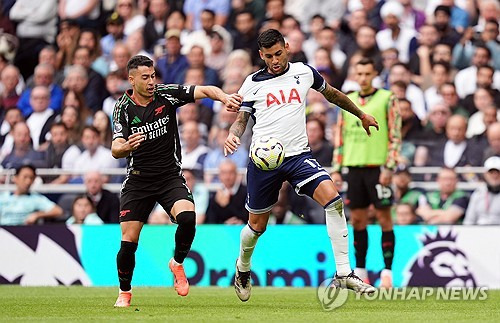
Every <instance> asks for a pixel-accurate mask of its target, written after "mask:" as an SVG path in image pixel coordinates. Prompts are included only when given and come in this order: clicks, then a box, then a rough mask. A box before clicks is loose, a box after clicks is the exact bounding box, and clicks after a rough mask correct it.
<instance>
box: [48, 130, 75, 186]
mask: <svg viewBox="0 0 500 323" xmlns="http://www.w3.org/2000/svg"><path fill="white" fill-rule="evenodd" d="M40 149H41V150H42V151H44V152H45V167H47V168H64V169H69V168H71V167H68V166H67V165H68V164H72V163H73V161H74V160H75V159H76V158H77V157H78V156H80V149H79V148H78V147H77V146H75V145H70V143H69V138H68V128H66V126H65V125H64V123H62V122H58V123H53V124H52V125H51V127H50V140H49V141H47V142H46V143H45V144H44V145H43V146H42V147H40ZM68 180H69V176H68V175H66V174H61V175H59V176H57V177H52V176H50V177H44V181H45V182H48V183H50V184H64V183H66V182H68Z"/></svg>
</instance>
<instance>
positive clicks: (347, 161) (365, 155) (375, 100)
mask: <svg viewBox="0 0 500 323" xmlns="http://www.w3.org/2000/svg"><path fill="white" fill-rule="evenodd" d="M347 96H348V97H349V99H351V100H352V101H353V102H354V103H355V104H356V105H357V106H358V108H360V109H361V110H362V111H363V112H364V113H367V114H370V115H372V116H373V117H375V119H376V120H377V122H378V126H379V130H378V131H377V130H376V129H373V128H372V129H371V133H372V135H371V136H370V137H369V136H368V135H367V134H366V131H365V129H364V128H363V126H362V124H361V120H359V119H358V118H357V117H356V116H354V115H352V114H351V113H349V112H347V111H345V110H342V117H343V119H344V126H343V129H342V140H343V145H342V155H343V157H342V166H367V165H384V164H385V162H386V159H387V148H388V143H389V129H388V125H387V111H388V108H389V102H390V98H391V96H392V92H390V91H387V90H384V89H379V90H377V92H376V93H375V94H374V95H373V96H372V97H371V98H370V99H369V100H368V102H367V103H366V104H365V105H363V106H360V105H359V92H353V93H350V94H349V95H347Z"/></svg>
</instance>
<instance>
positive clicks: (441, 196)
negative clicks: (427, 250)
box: [416, 168, 469, 224]
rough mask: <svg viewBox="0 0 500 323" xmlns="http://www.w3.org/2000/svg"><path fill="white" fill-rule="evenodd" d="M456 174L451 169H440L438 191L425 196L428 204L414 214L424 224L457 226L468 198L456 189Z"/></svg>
mask: <svg viewBox="0 0 500 323" xmlns="http://www.w3.org/2000/svg"><path fill="white" fill-rule="evenodd" d="M457 182H458V178H457V174H456V173H455V171H454V170H453V169H451V168H442V169H441V171H440V172H439V174H438V177H437V184H438V187H439V189H438V190H437V191H434V192H430V193H427V194H426V198H427V202H428V204H425V205H423V206H420V207H419V208H418V209H417V210H416V213H417V215H418V216H420V217H421V218H422V219H423V220H424V222H425V223H426V224H459V223H460V222H461V219H462V218H463V216H464V214H465V210H466V209H467V204H468V203H469V197H468V196H467V194H466V193H465V192H464V191H462V190H459V189H457Z"/></svg>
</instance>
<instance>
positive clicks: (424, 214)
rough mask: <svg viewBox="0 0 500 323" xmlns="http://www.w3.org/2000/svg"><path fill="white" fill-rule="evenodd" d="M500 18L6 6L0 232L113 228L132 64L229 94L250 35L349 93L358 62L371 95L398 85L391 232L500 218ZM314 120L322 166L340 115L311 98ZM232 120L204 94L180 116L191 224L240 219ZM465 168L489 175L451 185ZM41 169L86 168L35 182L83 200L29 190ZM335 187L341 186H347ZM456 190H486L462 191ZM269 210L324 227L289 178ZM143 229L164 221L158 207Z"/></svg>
mask: <svg viewBox="0 0 500 323" xmlns="http://www.w3.org/2000/svg"><path fill="white" fill-rule="evenodd" d="M499 19H500V3H499V2H498V1H497V0H470V1H465V0H380V1H377V0H317V1H309V0H253V1H250V0H204V1H197V0H103V1H97V0H78V1H76V0H60V1H56V0H43V1H32V0H5V1H1V8H0V30H1V31H0V164H1V167H2V168H4V169H16V172H15V173H16V174H15V175H14V176H13V182H14V183H15V186H16V190H15V191H14V192H5V191H3V192H1V194H0V225H10V224H14V225H15V224H23V223H24V224H33V223H43V222H64V221H67V223H86V224H98V223H116V222H118V215H119V202H118V195H117V194H115V193H111V192H109V191H107V190H105V189H103V185H104V184H105V183H107V182H120V180H121V179H122V178H114V177H110V176H103V175H102V174H100V173H99V170H102V169H110V168H120V167H124V166H125V161H124V160H116V159H113V157H112V156H111V152H110V146H111V133H112V127H113V124H112V119H111V117H112V113H113V108H114V104H115V103H116V101H117V99H118V98H119V97H120V96H121V95H122V94H123V93H124V91H125V90H126V89H127V88H129V84H128V74H127V69H126V66H127V62H128V60H129V59H130V58H131V57H132V56H134V55H138V54H139V55H145V56H148V57H150V58H151V59H153V60H154V62H155V70H156V80H157V82H158V83H180V84H193V85H216V86H220V87H222V88H223V90H224V91H226V92H228V93H234V92H236V91H237V90H238V89H239V87H240V86H241V84H242V82H243V80H244V79H245V77H246V76H247V75H248V74H250V73H252V72H254V71H256V70H258V69H260V68H263V66H264V65H263V62H262V60H261V59H260V57H259V52H258V46H257V41H256V39H257V36H258V34H259V32H262V31H263V30H266V29H269V28H276V29H279V30H280V31H281V32H282V33H283V34H284V36H285V38H286V40H287V42H289V44H290V59H291V61H292V62H303V63H307V64H309V65H311V66H313V67H315V68H316V69H317V70H318V71H319V72H320V74H321V75H322V76H323V77H324V78H325V80H326V81H327V82H329V83H330V84H332V85H333V86H335V87H337V88H339V89H341V90H342V91H343V92H345V93H348V92H350V91H355V90H359V85H358V84H357V83H356V81H355V79H354V75H353V70H352V67H353V66H354V63H356V62H357V61H359V60H360V59H361V58H364V57H369V58H372V59H373V60H374V61H375V62H376V67H377V70H378V72H379V76H378V77H377V78H376V80H375V81H374V83H376V84H375V87H379V88H386V89H390V90H391V91H393V93H394V94H395V96H396V97H397V98H398V99H399V106H400V112H401V117H402V138H403V144H402V150H401V156H400V160H399V164H400V166H399V167H398V170H397V171H396V173H395V175H394V183H393V184H394V185H393V186H394V191H395V196H396V204H395V205H394V209H393V214H394V219H395V223H397V224H413V223H427V224H459V223H464V224H500V192H499V191H500V122H499V120H500V112H499V111H498V107H499V105H500V71H499V70H500V42H499V39H500V38H499ZM307 111H308V112H307V113H308V115H307V134H308V137H309V144H310V147H311V149H312V153H313V156H314V157H315V158H316V159H317V160H318V162H319V163H320V164H321V165H323V166H324V167H330V166H332V153H333V143H334V137H335V130H336V120H337V113H338V108H337V107H334V106H332V105H331V104H329V103H328V102H327V101H326V100H325V99H324V97H323V96H322V95H320V94H318V93H317V92H315V91H314V90H311V91H310V92H309V95H308V98H307ZM235 119H236V114H235V113H230V112H227V111H226V110H225V109H224V107H223V106H221V104H220V102H213V101H211V100H200V101H198V102H196V103H193V104H188V105H186V106H184V107H181V108H180V109H179V110H178V122H179V131H180V139H181V144H182V158H183V168H184V169H185V172H184V174H185V177H186V180H187V185H188V186H189V187H190V189H191V190H192V191H193V194H194V199H195V203H196V213H197V217H198V218H197V222H198V223H226V224H242V223H245V222H246V221H247V220H248V213H247V211H246V210H245V207H244V203H245V197H246V187H245V185H244V180H243V179H242V177H241V175H240V174H239V173H238V169H241V168H245V167H246V164H247V163H248V147H249V145H250V140H251V131H249V130H247V132H246V133H245V135H244V136H243V138H242V143H243V145H242V149H239V150H238V151H237V153H235V154H233V155H230V156H229V157H228V158H225V157H224V156H223V143H224V140H225V138H226V137H227V134H228V129H229V126H230V125H231V124H232V123H233V122H234V121H235ZM411 166H438V167H442V170H441V171H440V172H439V174H438V175H437V178H434V177H432V176H430V175H424V176H423V178H421V180H427V181H434V180H435V181H437V184H438V187H439V190H438V191H433V192H425V191H420V190H416V189H413V188H410V187H411V182H412V181H413V180H415V177H412V174H410V173H409V171H408V168H409V167H411ZM460 166H479V167H483V166H484V170H485V171H484V174H483V175H484V178H481V177H483V176H480V177H477V176H468V177H467V176H463V175H460V174H458V175H457V173H456V172H455V171H454V168H455V167H460ZM36 168H60V169H62V170H75V169H76V170H80V171H82V170H83V171H85V173H86V174H85V175H84V176H79V175H67V174H62V175H58V176H43V177H42V178H39V179H38V180H40V181H43V183H45V184H66V183H84V185H85V187H86V194H83V195H74V194H59V195H57V196H52V195H51V196H48V197H45V196H43V195H41V194H37V193H29V190H30V187H31V186H32V185H33V183H34V182H36V179H35V173H34V172H35V169H36ZM208 170H211V171H208ZM214 170H215V171H214ZM332 177H333V179H334V182H335V184H336V185H337V187H338V188H339V190H340V191H342V183H343V182H342V177H341V176H340V175H339V174H332ZM5 180H6V179H5V178H2V179H0V181H1V182H3V181H5ZM459 180H461V181H478V182H479V181H481V182H484V185H481V186H480V188H478V189H477V190H475V191H474V192H473V193H472V192H465V191H461V190H458V189H457V182H458V181H459ZM1 182H0V183H1ZM213 184H216V185H218V186H217V187H218V188H217V189H216V190H215V191H213V192H211V191H210V190H208V189H207V187H208V186H209V185H213ZM0 185H1V184H0ZM471 193H472V195H471ZM49 198H50V199H49ZM347 206H348V202H347ZM272 214H273V216H272V217H271V219H272V222H273V223H290V224H291V223H324V221H325V218H324V210H323V209H322V208H321V207H318V206H316V205H315V204H314V202H312V201H310V200H308V199H307V198H305V197H300V196H297V195H296V194H295V193H294V192H293V189H292V188H291V187H289V185H287V184H285V185H284V186H283V188H282V190H281V192H280V198H279V201H278V203H277V204H276V205H275V207H274V208H273V211H272ZM150 223H169V218H168V216H167V215H166V213H165V212H164V211H163V210H162V209H161V207H158V208H156V209H155V210H154V211H153V213H152V214H151V217H150Z"/></svg>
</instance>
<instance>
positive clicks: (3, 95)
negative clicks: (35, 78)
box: [0, 65, 21, 115]
mask: <svg viewBox="0 0 500 323" xmlns="http://www.w3.org/2000/svg"><path fill="white" fill-rule="evenodd" d="M20 77H21V74H20V73H19V69H18V68H17V67H15V66H14V65H7V66H6V67H4V68H3V70H2V72H1V73H0V115H2V114H3V112H4V111H5V110H7V109H9V108H13V107H16V106H17V101H19V94H17V90H16V87H17V85H18V84H19V81H20Z"/></svg>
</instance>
